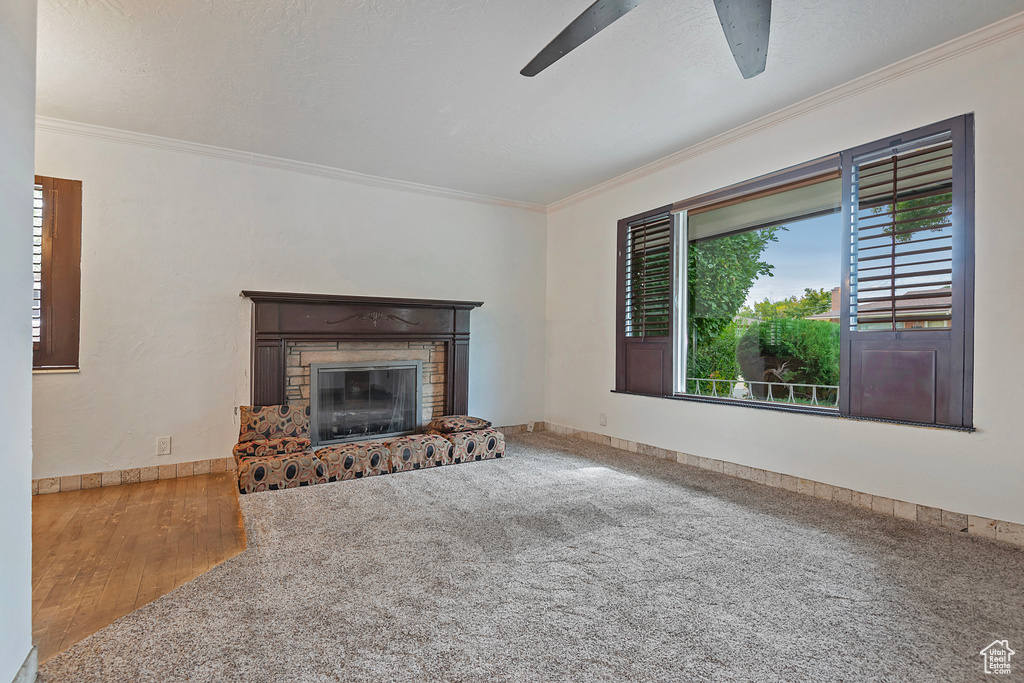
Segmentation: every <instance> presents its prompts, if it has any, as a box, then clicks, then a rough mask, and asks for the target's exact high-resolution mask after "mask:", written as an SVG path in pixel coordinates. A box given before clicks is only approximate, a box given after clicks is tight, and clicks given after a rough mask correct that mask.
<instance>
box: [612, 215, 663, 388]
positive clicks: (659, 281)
mask: <svg viewBox="0 0 1024 683" xmlns="http://www.w3.org/2000/svg"><path fill="white" fill-rule="evenodd" d="M670 208H671V207H662V208H660V209H656V210H655V211H650V212H647V213H645V214H642V215H640V216H634V217H632V218H628V219H625V220H622V221H619V239H618V242H619V244H618V281H619V283H620V284H619V292H618V311H619V314H618V321H617V325H616V327H617V332H618V334H617V335H616V336H617V343H616V354H617V356H618V359H619V360H618V363H617V368H616V380H615V383H616V387H617V388H618V389H619V390H621V391H629V392H632V393H638V394H653V395H656V396H664V395H666V394H670V393H671V392H672V354H673V339H674V315H673V311H672V307H673V302H674V296H675V286H676V285H675V277H674V272H675V266H676V260H675V258H674V254H673V244H674V242H675V230H674V228H673V219H672V214H671V212H670V211H669V209H670Z"/></svg>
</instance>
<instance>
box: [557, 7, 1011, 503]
mask: <svg viewBox="0 0 1024 683" xmlns="http://www.w3.org/2000/svg"><path fill="white" fill-rule="evenodd" d="M1017 23H1020V22H1019V21H1018V22H1017ZM946 52H950V51H948V50H947V51H946ZM947 56H948V55H947ZM1022 74H1024V34H1021V33H1020V32H1019V31H1018V33H1017V34H1016V35H1014V36H1010V37H1007V38H1004V39H1002V40H999V41H996V42H993V43H991V44H988V45H986V46H983V47H981V48H980V49H975V50H973V51H963V52H961V53H960V54H957V55H953V56H952V58H949V59H947V60H946V61H941V60H936V61H935V62H933V63H932V64H931V65H930V67H929V68H926V69H920V70H913V69H910V70H907V71H906V72H904V73H903V74H902V75H900V76H898V77H896V78H893V79H888V80H886V79H883V78H875V79H873V80H872V79H868V81H864V82H865V83H867V82H869V81H870V82H873V83H875V87H873V88H872V89H869V90H867V91H865V92H861V93H859V94H857V95H856V96H854V97H847V98H840V99H836V98H833V99H832V100H831V101H830V103H828V104H826V105H825V106H815V107H810V106H805V107H803V108H802V109H801V110H800V111H802V112H803V113H802V114H800V115H799V116H790V115H788V114H787V115H786V116H781V115H780V116H779V117H777V118H776V119H775V124H774V125H771V126H768V127H765V126H759V129H758V130H753V128H754V127H752V130H750V131H748V132H749V134H747V135H745V136H743V135H735V136H732V137H731V138H730V139H729V140H728V141H725V140H723V141H721V142H725V144H717V143H716V144H708V145H706V146H705V151H704V152H703V153H700V154H697V155H695V156H691V157H689V158H686V159H684V160H681V161H680V162H679V163H676V164H675V165H671V166H669V167H666V168H662V169H661V170H658V171H656V172H654V173H652V174H649V175H647V176H645V177H642V178H639V179H636V180H634V181H632V182H629V183H627V184H624V185H619V186H617V187H610V188H609V189H607V190H605V191H603V192H600V193H598V194H596V195H594V196H590V197H589V198H587V199H585V200H583V201H581V202H579V203H575V204H569V203H567V204H568V205H567V206H565V208H561V209H560V210H557V211H554V212H552V213H551V214H550V215H549V231H548V294H547V321H548V327H547V339H548V346H547V363H548V369H547V381H546V396H547V401H546V408H547V419H548V420H550V421H553V422H555V423H559V424H562V425H565V426H569V427H574V428H577V429H583V430H586V431H593V432H600V433H603V434H607V435H610V436H614V437H618V438H622V439H629V440H635V441H640V442H644V443H649V444H652V445H656V446H660V447H662V448H669V449H673V450H678V451H683V452H687V453H690V454H693V455H698V456H704V457H711V458H718V459H722V460H727V461H732V462H735V463H739V464H743V465H748V466H752V467H758V468H763V469H767V470H772V471H776V472H782V473H786V474H791V475H795V476H799V477H804V478H807V479H813V480H817V481H821V482H825V483H829V484H834V485H838V486H843V487H848V488H851V489H854V490H858V491H864V492H868V493H872V494H876V495H882V496H888V497H892V498H896V499H899V500H905V501H911V502H914V503H918V504H923V505H931V506H935V507H941V508H944V509H947V510H953V511H957V512H966V513H971V514H975V515H979V516H984V517H991V518H996V519H1002V520H1006V521H1013V522H1024V495H1022V494H1021V492H1022V491H1024V444H1022V439H1021V434H1022V432H1021V431H1020V424H1021V418H1020V415H1021V411H1022V409H1021V404H1020V401H1019V399H1018V396H1019V395H1020V390H1021V388H1022V387H1024V363H1022V362H1021V356H1022V353H1021V352H1022V351H1024V342H1022V340H1024V306H1021V305H1020V293H1021V292H1022V291H1024V269H1021V268H1020V266H1019V261H1020V255H1021V254H1022V253H1024V229H1022V228H1021V219H1020V208H1019V205H1020V194H1021V192H1020V183H1021V178H1022V177H1024V127H1022V126H1021V122H1020V112H1021V111H1024V88H1022V87H1021V75H1022ZM890 75H891V74H890ZM819 104H820V102H819ZM795 111H796V110H794V112H795ZM967 112H975V114H976V127H977V133H976V141H977V150H976V154H977V163H976V179H977V210H976V226H977V238H976V241H977V277H976V282H977V297H976V302H977V313H976V315H977V318H976V322H977V327H976V353H975V385H974V387H975V389H974V396H975V425H976V426H977V428H978V431H977V433H975V434H964V433H958V432H953V431H946V430H936V429H926V428H915V427H905V426H894V425H887V424H879V423H869V422H856V421H847V420H835V419H824V418H821V417H815V416H804V415H793V414H785V413H778V412H770V411H765V410H755V409H749V408H740V407H736V406H719V405H706V404H698V403H689V402H681V401H673V400H668V399H654V398H645V397H636V396H625V395H620V394H612V393H610V391H611V389H612V388H613V386H614V371H615V355H614V354H615V232H616V227H615V226H616V220H617V219H620V218H623V217H625V216H629V215H632V214H635V213H638V212H640V211H643V210H645V209H651V208H655V207H657V206H661V205H664V204H668V203H670V202H672V201H675V200H680V199H685V198H687V197H692V196H695V195H698V194H700V193H703V192H706V191H710V190H714V189H717V188H720V187H723V186H726V185H729V184H732V183H736V182H739V181H743V180H746V179H748V178H752V177H755V176H758V175H761V174H764V173H768V172H771V171H775V170H778V169H781V168H785V167H787V166H790V165H793V164H797V163H800V162H803V161H808V160H810V159H813V158H816V157H819V156H822V155H825V154H829V153H833V152H837V151H840V150H842V149H846V148H849V147H852V146H855V145H858V144H861V143H866V142H870V141H873V140H876V139H879V138H883V137H886V136H889V135H893V134H896V133H900V132H903V131H906V130H910V129H913V128H916V127H918V126H922V125H925V124H928V123H933V122H936V121H940V120H942V119H946V118H949V117H952V116H956V115H959V114H963V113H967ZM791 113H792V112H791ZM837 277H838V273H837ZM602 412H603V413H607V415H608V426H607V427H601V426H599V424H598V415H599V413H602Z"/></svg>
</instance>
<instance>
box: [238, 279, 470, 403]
mask: <svg viewBox="0 0 1024 683" xmlns="http://www.w3.org/2000/svg"><path fill="white" fill-rule="evenodd" d="M241 296H243V297H246V298H248V299H250V300H251V301H252V303H253V305H252V352H251V353H252V355H251V361H252V394H251V402H252V405H280V404H284V403H291V404H296V405H308V403H309V365H310V363H324V362H328V363H333V362H378V361H390V360H422V361H423V406H424V413H425V412H426V408H427V407H429V408H430V416H431V417H435V416H439V415H444V414H449V415H451V414H465V413H466V412H467V411H468V407H469V313H470V311H471V310H472V309H474V308H476V307H478V306H482V305H483V304H482V302H476V301H445V300H436V299H397V298H383V297H356V296H332V295H325V294H295V293H286V292H256V291H243V292H242V293H241Z"/></svg>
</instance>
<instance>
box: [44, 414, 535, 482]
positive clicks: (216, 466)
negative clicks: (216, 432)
mask: <svg viewBox="0 0 1024 683" xmlns="http://www.w3.org/2000/svg"><path fill="white" fill-rule="evenodd" d="M529 424H530V423H526V424H519V425H510V426H508V427H495V429H497V430H498V431H500V432H503V433H506V434H515V433H518V432H525V431H527V428H528V427H529ZM532 424H533V426H534V427H533V429H534V431H537V432H539V431H543V430H544V423H543V422H534V423H532ZM235 469H236V466H235V459H234V457H231V456H229V457H226V458H213V459H212V460H195V461H192V462H179V463H174V464H170V465H152V466H150V467H135V468H132V469H127V470H110V471H109V472H95V473H93V474H75V475H72V476H67V477H48V478H45V479H33V480H32V495H33V496H37V495H44V494H47V493H60V492H61V491H80V490H82V489H97V488H101V487H103V486H120V485H121V484H136V483H138V482H140V481H156V480H157V479H176V478H178V477H191V476H192V475H194V474H210V473H212V472H234V471H235Z"/></svg>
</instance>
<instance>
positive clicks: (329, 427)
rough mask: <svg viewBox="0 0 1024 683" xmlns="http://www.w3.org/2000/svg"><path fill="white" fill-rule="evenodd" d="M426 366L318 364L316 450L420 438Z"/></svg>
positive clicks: (313, 403)
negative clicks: (415, 434) (390, 438)
mask: <svg viewBox="0 0 1024 683" xmlns="http://www.w3.org/2000/svg"><path fill="white" fill-rule="evenodd" d="M421 374H422V363H421V362H419V361H409V362H400V363H394V362H392V363H381V364H366V363H359V364H354V363H314V364H313V365H312V366H311V367H310V417H311V423H312V425H311V426H312V429H311V432H312V436H313V445H314V446H316V445H323V444H329V443H338V442H343V441H359V440H362V439H372V438H379V437H383V436H396V435H399V434H411V433H413V432H415V431H416V430H417V429H418V428H419V426H420V424H419V419H418V418H419V415H420V406H421V401H420V393H421V392H420V386H421Z"/></svg>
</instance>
